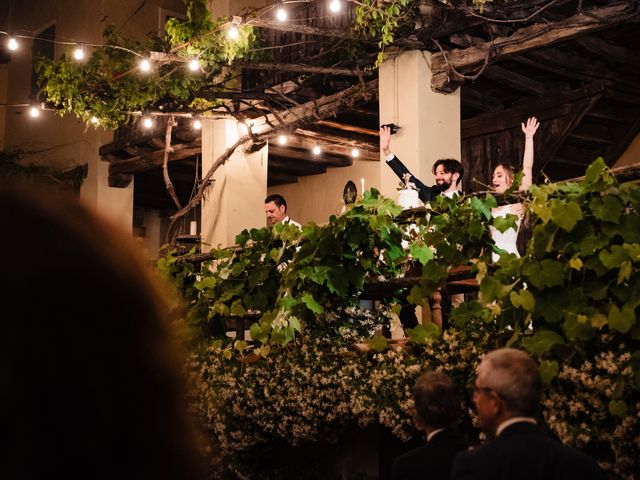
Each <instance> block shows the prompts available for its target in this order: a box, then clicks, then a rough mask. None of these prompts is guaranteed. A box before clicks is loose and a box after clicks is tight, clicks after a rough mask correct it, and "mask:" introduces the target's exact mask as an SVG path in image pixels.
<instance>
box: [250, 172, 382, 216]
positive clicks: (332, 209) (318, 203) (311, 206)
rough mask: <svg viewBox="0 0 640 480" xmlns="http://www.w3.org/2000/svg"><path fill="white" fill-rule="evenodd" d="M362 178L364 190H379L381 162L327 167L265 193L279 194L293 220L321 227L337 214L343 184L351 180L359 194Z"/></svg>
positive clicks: (340, 202) (340, 205)
mask: <svg viewBox="0 0 640 480" xmlns="http://www.w3.org/2000/svg"><path fill="white" fill-rule="evenodd" d="M363 178H364V181H365V190H370V189H371V187H375V188H379V183H380V163H379V162H370V161H356V162H354V164H353V165H352V166H350V167H342V168H330V169H328V170H327V173H325V174H321V175H310V176H307V177H300V179H299V180H298V183H290V184H286V185H277V186H274V187H269V188H268V189H267V193H268V194H272V193H279V194H280V195H282V196H283V197H284V198H285V199H286V200H287V205H288V209H287V211H288V213H289V216H290V217H291V218H292V219H294V220H296V221H298V222H300V223H303V224H304V223H307V222H311V221H312V222H315V223H319V224H322V223H326V222H327V221H328V220H329V216H331V215H335V214H337V213H339V212H340V208H341V207H342V205H343V204H342V191H343V190H344V185H345V183H347V182H348V181H349V180H353V181H354V182H355V184H356V186H357V188H358V195H361V194H362V188H361V180H362V179H363ZM261 207H262V205H261Z"/></svg>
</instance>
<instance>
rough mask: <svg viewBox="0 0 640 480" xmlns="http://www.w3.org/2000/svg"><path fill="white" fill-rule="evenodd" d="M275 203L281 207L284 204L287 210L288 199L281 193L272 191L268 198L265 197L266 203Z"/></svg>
mask: <svg viewBox="0 0 640 480" xmlns="http://www.w3.org/2000/svg"><path fill="white" fill-rule="evenodd" d="M271 202H273V203H275V204H276V205H277V206H278V207H281V206H283V205H284V211H285V212H286V211H287V201H286V200H285V199H284V197H283V196H282V195H280V194H279V193H272V194H271V195H269V196H268V197H267V198H265V199H264V203H265V204H267V203H271Z"/></svg>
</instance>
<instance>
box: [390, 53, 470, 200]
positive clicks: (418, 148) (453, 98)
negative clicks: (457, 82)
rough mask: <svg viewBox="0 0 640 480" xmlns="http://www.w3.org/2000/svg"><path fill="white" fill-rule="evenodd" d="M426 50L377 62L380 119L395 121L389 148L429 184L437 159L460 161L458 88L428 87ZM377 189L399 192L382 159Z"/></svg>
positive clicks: (428, 63) (428, 55)
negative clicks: (452, 90) (448, 91)
mask: <svg viewBox="0 0 640 480" xmlns="http://www.w3.org/2000/svg"><path fill="white" fill-rule="evenodd" d="M430 58H431V54H430V53H429V52H422V51H418V50H413V51H410V52H406V53H403V54H401V55H399V56H398V57H395V58H391V59H389V60H387V61H386V62H384V63H383V64H382V65H381V66H380V74H379V78H380V81H379V92H380V93H379V102H380V124H385V123H395V124H396V125H398V126H399V127H401V128H400V130H399V131H398V133H396V134H395V135H392V136H391V151H392V152H393V153H395V154H396V155H397V156H398V158H399V159H400V160H402V163H404V164H405V165H406V166H407V168H408V169H409V170H410V171H411V173H413V175H414V176H415V177H417V178H419V179H420V180H421V181H422V182H423V183H425V184H427V185H433V183H434V175H433V174H432V173H431V169H432V166H433V164H434V163H435V161H436V160H438V159H439V158H455V159H457V160H460V156H461V143H460V89H458V90H456V92H455V93H452V94H443V93H436V92H434V91H433V90H431V69H430V66H429V65H430ZM380 161H381V166H380V189H381V192H382V194H383V195H385V196H387V197H391V198H393V199H395V198H396V196H397V191H396V188H397V187H398V185H399V179H398V177H397V176H396V175H395V174H394V173H393V172H392V171H391V169H390V168H389V167H388V166H387V165H385V163H384V161H385V159H384V158H381V159H380Z"/></svg>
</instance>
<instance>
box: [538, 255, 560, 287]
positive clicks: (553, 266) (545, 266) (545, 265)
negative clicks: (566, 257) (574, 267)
mask: <svg viewBox="0 0 640 480" xmlns="http://www.w3.org/2000/svg"><path fill="white" fill-rule="evenodd" d="M540 267H541V270H540V281H541V282H542V284H543V285H546V286H547V287H555V286H559V285H562V284H563V283H564V265H562V264H561V263H560V262H557V261H555V260H551V259H549V258H547V259H545V260H543V261H542V262H540Z"/></svg>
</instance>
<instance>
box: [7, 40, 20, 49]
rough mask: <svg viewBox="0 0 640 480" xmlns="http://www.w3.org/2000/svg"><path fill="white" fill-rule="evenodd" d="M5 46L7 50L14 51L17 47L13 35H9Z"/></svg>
mask: <svg viewBox="0 0 640 480" xmlns="http://www.w3.org/2000/svg"><path fill="white" fill-rule="evenodd" d="M7 47H8V48H9V50H11V51H13V52H15V51H16V50H17V49H18V41H17V40H16V38H15V37H9V41H8V42H7Z"/></svg>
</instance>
